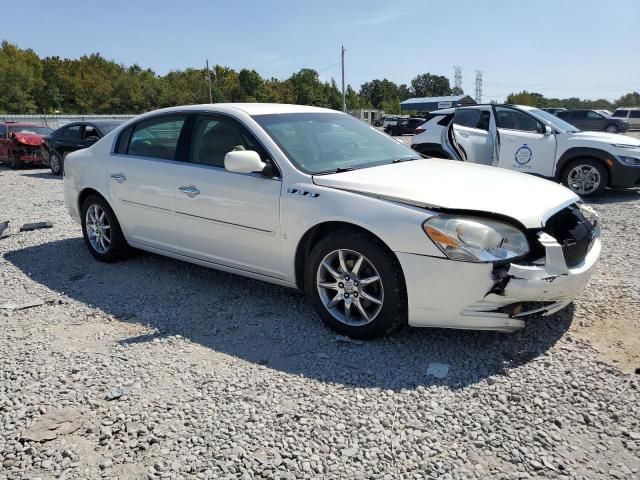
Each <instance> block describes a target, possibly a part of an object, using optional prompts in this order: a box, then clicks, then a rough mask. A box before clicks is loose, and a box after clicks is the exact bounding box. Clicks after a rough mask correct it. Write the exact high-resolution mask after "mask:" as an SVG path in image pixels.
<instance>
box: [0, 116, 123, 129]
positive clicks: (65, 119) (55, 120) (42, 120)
mask: <svg viewBox="0 0 640 480" xmlns="http://www.w3.org/2000/svg"><path fill="white" fill-rule="evenodd" d="M133 117H135V115H91V114H87V115H4V114H0V122H5V121H9V122H25V123H35V124H38V125H46V126H47V127H49V128H53V129H54V130H55V129H56V128H59V127H61V126H63V125H66V124H67V123H73V122H79V121H81V120H98V119H119V120H128V119H130V118H133Z"/></svg>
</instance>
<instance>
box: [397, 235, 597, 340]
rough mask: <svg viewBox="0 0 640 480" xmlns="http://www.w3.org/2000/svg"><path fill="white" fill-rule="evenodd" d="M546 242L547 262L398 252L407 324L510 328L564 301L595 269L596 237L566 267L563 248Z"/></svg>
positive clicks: (511, 329)
mask: <svg viewBox="0 0 640 480" xmlns="http://www.w3.org/2000/svg"><path fill="white" fill-rule="evenodd" d="M548 239H550V240H548V241H546V242H545V248H546V260H545V265H539V266H538V265H518V264H515V263H514V264H510V265H508V266H506V267H504V268H503V269H494V266H493V264H486V263H466V262H457V261H452V260H447V259H442V258H433V257H426V256H421V255H413V254H408V253H398V254H397V255H398V258H399V259H400V263H401V265H402V268H403V271H404V275H405V279H406V283H407V295H408V300H409V324H410V325H412V326H416V327H445V328H462V329H475V330H499V331H506V332H511V331H515V330H518V329H520V328H523V327H524V326H525V324H526V320H527V319H528V318H530V317H534V316H535V317H537V316H544V315H550V314H552V313H555V312H557V311H558V310H560V309H562V308H564V307H565V306H567V305H568V304H569V303H570V302H571V301H572V300H573V298H574V297H575V296H576V294H577V293H578V292H579V291H580V289H581V288H582V287H583V286H584V284H585V283H587V281H588V280H589V277H590V276H591V274H592V273H593V269H594V267H595V266H596V264H597V261H598V257H599V256H600V251H601V243H600V239H599V238H597V239H595V241H594V242H593V245H592V246H591V249H590V250H589V252H588V253H587V255H586V257H585V258H584V260H583V261H582V262H581V263H580V264H578V265H577V266H576V267H574V268H568V267H567V266H566V263H565V261H564V256H563V254H562V248H561V247H560V245H559V244H558V243H557V242H556V241H555V240H554V239H553V238H551V237H548Z"/></svg>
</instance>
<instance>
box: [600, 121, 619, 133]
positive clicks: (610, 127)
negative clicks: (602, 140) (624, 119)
mask: <svg viewBox="0 0 640 480" xmlns="http://www.w3.org/2000/svg"><path fill="white" fill-rule="evenodd" d="M604 131H605V132H608V133H619V132H620V129H619V128H618V126H617V125H614V124H613V123H612V124H610V125H607V126H606V127H605V129H604Z"/></svg>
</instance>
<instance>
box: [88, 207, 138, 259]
mask: <svg viewBox="0 0 640 480" xmlns="http://www.w3.org/2000/svg"><path fill="white" fill-rule="evenodd" d="M81 215H82V217H81V218H82V235H83V236H84V241H85V243H86V244H87V247H89V251H90V252H91V255H93V256H94V257H95V258H97V259H98V260H100V261H101V262H115V261H117V260H120V259H122V258H124V257H126V256H127V254H128V253H129V249H130V248H129V245H128V244H127V240H126V239H125V238H124V235H123V234H122V229H121V228H120V224H119V223H118V219H117V218H116V215H115V213H113V210H112V209H111V207H110V206H109V204H108V203H107V202H106V201H105V200H104V199H103V198H102V197H99V196H97V195H90V196H89V197H87V198H86V199H85V200H84V202H82V208H81Z"/></svg>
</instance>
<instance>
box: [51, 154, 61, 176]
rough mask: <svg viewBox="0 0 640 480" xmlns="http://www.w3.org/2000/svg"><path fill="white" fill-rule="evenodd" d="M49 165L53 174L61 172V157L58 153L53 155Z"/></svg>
mask: <svg viewBox="0 0 640 480" xmlns="http://www.w3.org/2000/svg"><path fill="white" fill-rule="evenodd" d="M49 165H50V167H51V171H52V172H53V173H56V174H57V173H59V172H60V157H59V156H58V154H57V153H55V152H54V153H52V154H51V156H50V157H49Z"/></svg>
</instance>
